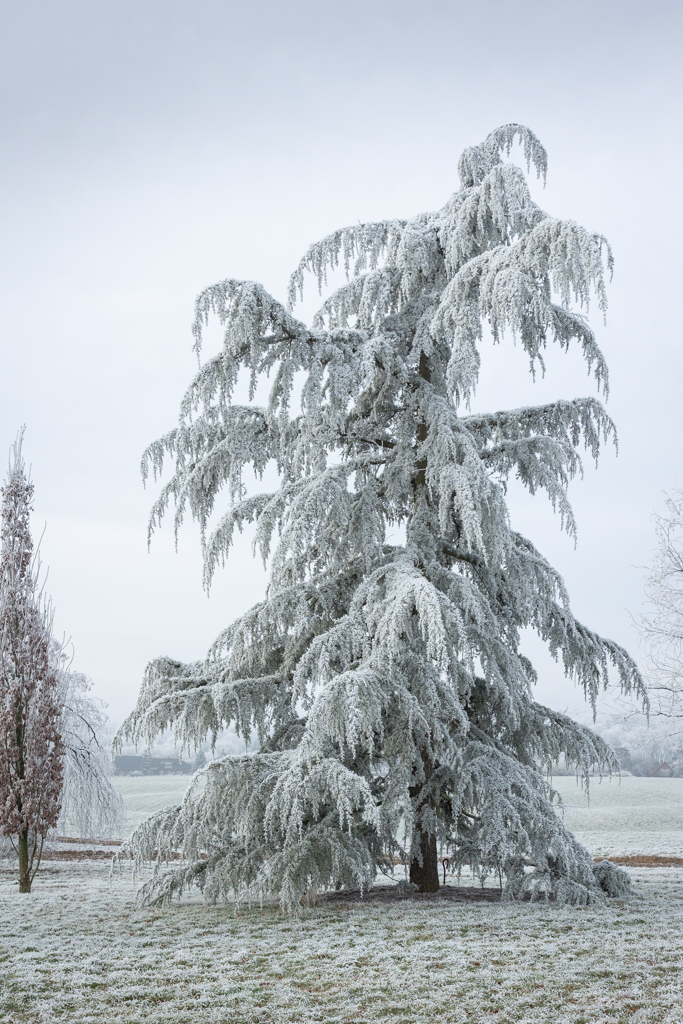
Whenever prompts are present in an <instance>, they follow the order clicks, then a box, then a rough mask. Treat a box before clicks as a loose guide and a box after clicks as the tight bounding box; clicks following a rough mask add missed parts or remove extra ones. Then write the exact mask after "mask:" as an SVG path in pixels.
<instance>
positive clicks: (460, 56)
mask: <svg viewBox="0 0 683 1024" xmlns="http://www.w3.org/2000/svg"><path fill="white" fill-rule="evenodd" d="M0 12H1V15H0V17H1V23H0V81H1V83H2V93H3V96H2V104H1V107H0V116H1V117H2V127H1V138H2V149H3V156H2V171H1V174H2V183H1V190H0V205H1V208H2V210H1V223H2V256H1V259H2V267H1V274H0V288H1V289H2V296H1V305H0V328H1V332H2V333H1V339H2V340H1V345H2V350H1V351H2V359H1V362H0V368H1V379H0V453H2V452H3V451H5V452H6V451H7V450H8V448H9V446H10V444H11V442H12V440H13V438H14V436H15V433H16V430H17V428H18V426H19V425H20V424H22V423H26V424H27V434H26V442H25V454H26V457H27V460H28V461H29V462H30V463H31V465H32V471H33V479H34V483H35V485H36V502H35V504H36V516H35V526H36V530H39V529H42V524H43V523H45V522H47V531H46V533H45V538H44V541H43V547H42V553H43V561H44V563H45V564H47V565H49V567H50V576H49V590H50V592H51V594H52V596H53V599H54V603H55V606H56V610H57V624H58V628H59V630H60V632H61V631H63V632H65V633H66V634H68V635H69V636H71V637H72V638H73V642H74V645H75V649H76V666H77V667H78V668H80V669H81V670H82V671H85V672H87V673H88V674H89V675H91V676H92V678H93V679H94V681H95V692H96V693H97V694H98V695H99V696H102V697H103V698H104V699H105V700H107V701H108V702H109V705H110V714H111V717H112V719H113V720H114V721H116V722H118V721H120V720H121V718H122V717H123V716H124V715H125V714H126V713H127V712H128V711H129V710H130V709H131V708H132V706H133V704H134V701H135V698H136V695H137V690H138V687H139V684H140V681H141V678H142V673H143V670H144V667H145V664H146V663H147V661H148V660H149V659H150V658H152V657H154V656H156V655H160V654H169V655H172V656H176V657H179V658H182V659H192V658H196V657H201V656H202V655H203V654H204V653H205V651H206V648H207V647H208V645H209V643H210V642H211V640H212V639H213V638H214V637H215V635H216V634H217V632H218V631H219V630H220V629H221V628H222V627H223V626H224V625H225V624H226V623H227V621H229V620H231V619H232V618H233V617H234V616H235V615H237V614H238V613H239V612H240V611H242V610H244V609H245V608H246V607H248V605H249V604H251V603H253V601H255V600H257V599H258V597H259V596H260V595H261V593H262V591H263V587H264V580H265V577H264V574H263V572H262V570H261V568H260V567H259V565H258V564H257V563H255V562H253V561H252V560H251V554H250V548H249V542H248V540H246V539H245V540H243V542H242V545H241V547H240V548H239V549H238V550H237V552H236V555H235V557H234V559H233V560H232V561H231V563H230V564H229V566H228V568H227V569H226V570H225V571H224V572H223V574H222V576H221V577H220V579H218V580H217V582H216V585H215V586H214V589H213V591H212V594H211V597H210V599H207V597H206V596H205V594H204V593H203V591H202V588H201V565H200V553H199V548H198V544H197V536H196V532H195V530H194V529H193V528H192V527H187V528H186V529H184V530H183V532H182V534H181V537H180V546H179V552H178V554H177V555H176V554H175V553H174V548H173V538H172V530H171V529H170V524H169V527H168V528H166V529H165V530H163V531H162V533H161V534H159V535H157V537H156V538H155V540H154V542H153V545H152V550H151V553H150V554H148V553H147V550H146V519H147V513H148V509H149V506H150V504H151V502H152V500H153V497H154V494H155V490H154V488H152V489H150V488H148V490H147V491H144V490H143V488H142V485H141V481H140V475H139V462H140V455H141V452H142V450H143V449H144V447H145V446H146V445H147V444H148V443H149V442H150V441H151V440H153V439H154V438H155V437H157V436H158V435H159V434H161V433H162V432H164V431H165V430H167V429H169V428H170V427H171V426H173V424H174V421H175V417H176V411H177V407H178V403H179V400H180V397H181V394H182V392H183V390H184V388H185V387H186V385H187V383H188V382H189V379H190V377H191V375H192V373H193V372H194V369H195V365H196V364H195V361H194V357H193V355H192V351H191V336H190V330H189V327H190V322H191V319H192V312H193V301H194V298H195V295H196V293H197V292H198V291H199V290H200V289H201V288H202V287H204V286H206V285H208V284H210V283H212V282H214V281H216V280H219V279H221V278H223V277H239V278H256V279H258V280H260V281H262V282H263V283H264V284H265V286H266V287H267V288H268V289H269V290H270V291H271V292H273V294H275V295H276V296H278V297H280V298H284V296H285V289H286V284H287V277H288V274H289V272H290V270H291V269H292V268H293V267H294V266H295V264H296V262H297V261H298V258H299V257H300V255H301V254H302V252H303V251H304V249H305V248H306V246H307V245H308V244H309V243H310V242H311V241H313V240H315V239H316V238H318V237H320V236H322V235H324V234H326V233H327V232H329V231H330V230H333V229H335V228H337V227H341V226H342V225H344V224H348V223H354V222H356V221H358V220H365V219H378V218H380V217H387V216H399V217H405V216H410V215H413V214H415V213H418V212H420V211H422V210H428V209H434V208H436V207H438V206H440V205H442V203H443V202H444V201H445V200H446V198H447V197H448V196H449V194H450V193H451V192H452V191H453V190H454V189H455V188H456V187H457V184H458V181H457V173H456V164H457V158H458V156H459V154H460V152H461V150H462V149H463V147H464V146H466V145H470V144H473V143H476V142H479V141H480V140H481V139H483V138H484V137H485V136H486V135H487V134H488V132H489V131H490V130H491V129H492V128H494V127H496V126H498V125H500V124H503V123H505V122H508V121H518V122H522V123H524V124H527V125H528V126H529V127H530V128H532V130H533V131H535V132H536V134H537V135H538V136H539V137H540V139H541V141H542V142H543V143H544V145H545V146H546V148H547V149H548V152H549V177H548V185H547V188H546V189H545V191H544V192H542V191H541V190H540V189H537V191H536V194H537V198H538V199H539V201H540V202H541V204H542V205H543V206H544V208H545V209H547V210H548V211H549V212H550V213H551V214H553V215H556V216H562V217H571V218H573V219H575V220H578V221H579V222H581V223H583V224H584V225H585V226H586V227H588V228H591V229H594V230H598V231H601V232H603V233H604V234H605V235H607V237H608V238H609V240H610V241H611V243H612V245H613V248H614V252H615V258H616V271H615V277H614V283H613V285H612V287H611V289H610V311H609V315H608V320H607V325H606V326H605V327H603V325H602V324H601V323H600V321H599V318H598V316H597V315H596V313H597V311H594V313H593V318H592V322H593V325H594V327H595V328H596V330H597V332H598V337H599V341H600V343H601V345H602V347H603V350H604V352H605V354H606V356H607V359H608V362H609V364H610V367H611V374H612V376H611V385H612V392H611V398H610V401H609V403H608V410H609V412H610V413H611V415H612V416H613V417H614V419H615V420H616V422H617V427H618V430H619V437H620V453H619V457H618V458H615V457H614V456H613V455H612V454H606V455H605V456H604V458H603V460H602V462H601V465H600V467H599V469H598V471H597V472H595V471H594V470H592V469H591V468H590V467H587V471H586V475H585V477H584V479H583V480H582V481H577V482H575V483H574V485H573V486H572V491H571V496H572V499H573V502H574V506H575V510H576V513H577V517H578V522H579V544H578V547H577V548H576V550H575V549H574V547H573V545H572V544H571V542H569V541H568V540H567V539H566V538H565V537H563V536H562V535H561V534H560V532H559V522H558V520H557V518H555V517H554V516H553V514H552V511H551V510H550V507H549V505H548V503H547V501H546V500H545V498H544V497H542V496H541V497H538V498H535V499H533V500H531V501H530V500H527V499H525V498H524V496H522V495H520V494H519V493H518V492H517V491H516V490H514V489H513V492H512V494H511V507H512V514H513V520H514V522H515V524H516V525H518V527H519V528H521V529H522V530H523V531H526V532H527V533H528V534H529V536H530V537H531V538H532V539H533V540H534V541H535V542H536V543H537V544H538V546H539V547H540V548H541V549H542V550H543V551H544V552H545V553H546V554H547V555H548V557H549V558H550V559H551V561H553V562H554V564H555V565H556V566H557V567H558V568H559V569H560V570H561V571H562V572H563V574H564V575H565V578H566V581H567V583H568V585H569V588H570V593H571V595H572V599H573V605H574V610H575V612H576V614H577V615H579V617H581V618H583V620H584V621H585V622H586V623H587V625H590V626H592V627H593V628H595V629H598V630H599V631H602V632H603V633H605V634H607V635H609V636H612V637H613V638H614V639H616V640H619V641H621V642H622V643H625V644H627V645H628V646H630V647H631V648H635V647H636V642H635V636H634V634H633V631H632V629H631V627H630V624H629V618H628V610H629V609H630V610H631V611H633V612H638V610H639V608H640V604H641V601H642V569H641V568H640V567H641V566H642V565H644V564H645V563H647V562H648V560H649V559H650V558H651V553H652V548H653V545H654V532H653V528H652V524H651V522H650V515H651V513H652V510H653V509H654V508H661V506H662V491H664V490H667V489H670V488H672V487H673V486H674V485H675V484H676V483H677V482H678V483H683V465H682V460H681V455H680V451H681V374H682V370H683V355H682V354H681V327H680V312H679V308H680V290H681V285H680V280H681V270H682V269H683V268H682V267H681V257H680V251H681V246H680V238H681V234H682V229H683V223H682V221H683V203H682V201H681V166H682V160H681V157H682V155H683V154H682V149H683V145H682V137H681V109H682V108H681V100H682V98H683V97H682V96H681V63H680V52H681V42H682V37H681V29H682V24H681V22H682V20H683V17H682V15H683V6H682V5H681V4H679V3H675V2H661V0H651V2H647V3H646V2H637V3H632V2H628V0H615V2H606V0H571V2H567V0H504V2H501V0H477V2H476V3H474V2H468V3H464V2H462V0H450V2H438V0H422V2H421V3H410V4H409V3H405V2H393V3H392V2H388V0H378V2H372V0H365V2H351V0H342V2H335V3H326V2H324V0H315V2H313V0H311V2H302V0H293V2H289V3H287V4H282V3H276V2H273V0H268V2H264V0H251V2H249V3H239V4H238V3H235V2H232V0H222V2H219V0H192V2H189V0H186V2H178V0H163V2H162V0H134V2H132V0H116V2H115V3H112V2H111V0H107V2H98V0H87V2H85V0H71V2H70V0H60V2H59V3H54V2H53V0H49V2H48V0H33V2H32V0H28V2H27V0H21V2H19V0H3V2H2V3H1V4H0ZM592 393H593V388H592V386H591V383H590V381H589V380H588V378H587V377H586V375H585V373H584V371H583V368H582V367H581V365H580V360H579V358H578V356H577V355H576V354H573V355H571V356H570V357H562V358H559V357H558V358H551V360H550V361H549V367H548V374H547V376H546V378H545V380H544V381H541V382H538V383H536V384H535V385H534V384H532V383H531V381H530V380H529V379H528V375H527V368H526V364H525V360H524V358H523V356H522V355H521V353H520V352H519V351H517V350H515V349H514V348H512V347H511V346H510V345H504V346H503V347H501V348H497V349H490V350H489V349H487V350H486V352H485V364H484V373H483V377H482V382H481V386H480V389H479V392H478V396H477V407H488V408H506V407H514V406H517V405H520V404H524V403H527V402H534V403H536V402H539V401H544V400H547V399H550V398H556V397H558V398H559V397H571V396H573V395H579V394H592ZM540 665H541V667H542V669H543V673H542V679H541V682H540V684H539V697H540V698H541V699H542V700H544V701H545V702H547V703H549V704H552V705H553V706H556V707H558V708H565V707H567V706H569V707H573V706H576V705H577V704H578V703H579V701H578V698H577V695H576V693H575V691H573V690H572V688H571V687H570V686H567V685H566V684H565V683H563V681H562V679H561V674H560V673H559V671H558V670H557V669H556V668H555V667H554V666H553V665H552V663H549V662H548V661H547V660H543V659H542V660H541V662H540Z"/></svg>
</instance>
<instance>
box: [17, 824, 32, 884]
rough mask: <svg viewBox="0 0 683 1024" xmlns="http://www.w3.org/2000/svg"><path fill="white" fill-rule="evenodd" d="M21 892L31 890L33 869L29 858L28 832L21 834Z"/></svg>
mask: <svg viewBox="0 0 683 1024" xmlns="http://www.w3.org/2000/svg"><path fill="white" fill-rule="evenodd" d="M18 852H19V892H30V891H31V870H30V864H29V860H28V832H24V833H22V834H21V835H20V836H19V851H18Z"/></svg>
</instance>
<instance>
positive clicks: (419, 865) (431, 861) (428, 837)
mask: <svg viewBox="0 0 683 1024" xmlns="http://www.w3.org/2000/svg"><path fill="white" fill-rule="evenodd" d="M418 373H419V375H420V377H422V379H423V380H426V381H427V382H429V381H430V380H431V378H432V371H431V367H430V365H429V359H428V357H427V356H426V354H425V353H424V352H420V365H419V369H418ZM428 431H429V428H428V425H427V424H426V423H425V422H424V420H420V421H419V422H418V424H417V440H418V443H422V442H424V441H426V440H427V434H428ZM416 467H417V474H416V476H415V483H414V490H415V495H416V498H417V495H418V494H419V493H420V492H422V493H423V494H425V495H426V493H427V480H426V470H427V461H426V459H419V460H418V461H417V462H416ZM422 760H423V764H424V771H425V782H428V781H429V777H430V776H431V774H432V765H431V764H430V762H429V759H428V757H427V756H426V754H425V753H423V754H422ZM421 789H422V786H411V787H410V790H409V792H410V796H411V798H412V799H416V798H417V797H418V796H419V793H420V790H421ZM420 806H421V805H418V806H417V807H416V812H417V813H418V814H419V812H420ZM416 831H417V833H418V835H419V852H417V851H416V853H415V856H414V857H413V859H412V860H411V862H410V881H411V882H412V883H413V885H416V886H417V887H418V889H419V891H420V892H438V889H439V857H438V853H437V849H436V835H434V833H429V832H424V831H423V830H422V827H421V826H420V824H418V826H417V829H416Z"/></svg>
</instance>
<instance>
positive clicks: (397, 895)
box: [316, 885, 501, 906]
mask: <svg viewBox="0 0 683 1024" xmlns="http://www.w3.org/2000/svg"><path fill="white" fill-rule="evenodd" d="M406 900H411V901H414V902H416V903H443V902H447V903H500V900H501V890H500V889H482V888H481V886H478V885H476V886H475V885H472V886H470V885H445V886H441V888H440V889H439V890H438V891H437V892H413V891H412V890H410V889H406V888H404V887H403V886H400V885H378V886H376V888H374V889H370V890H365V891H363V892H361V890H360V889H338V890H335V891H333V892H323V893H320V895H319V896H318V897H317V899H316V903H317V905H318V906H321V905H326V904H338V903H397V902H405V901H406Z"/></svg>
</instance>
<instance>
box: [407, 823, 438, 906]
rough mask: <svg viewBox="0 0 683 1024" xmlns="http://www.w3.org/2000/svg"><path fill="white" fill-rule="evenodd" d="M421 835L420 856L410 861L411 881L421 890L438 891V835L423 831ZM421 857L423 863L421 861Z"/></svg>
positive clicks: (420, 830)
mask: <svg viewBox="0 0 683 1024" xmlns="http://www.w3.org/2000/svg"><path fill="white" fill-rule="evenodd" d="M419 835H420V857H419V858H418V857H413V859H412V860H411V862H410V881H411V882H412V883H413V885H416V886H417V888H418V890H419V891H420V892H438V890H439V858H438V855H437V850H436V836H435V835H434V834H433V833H432V834H431V835H430V833H428V832H423V831H422V829H419ZM420 859H421V860H422V863H420Z"/></svg>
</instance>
